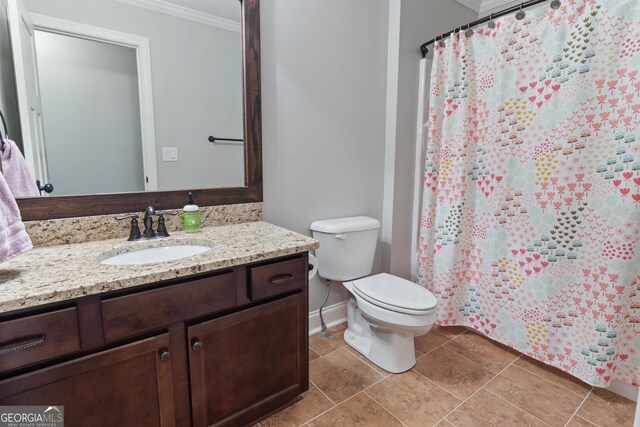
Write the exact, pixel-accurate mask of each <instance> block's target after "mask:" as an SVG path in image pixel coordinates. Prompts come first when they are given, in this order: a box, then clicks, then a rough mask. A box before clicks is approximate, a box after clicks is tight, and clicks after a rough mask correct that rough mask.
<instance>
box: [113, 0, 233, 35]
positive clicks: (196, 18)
mask: <svg viewBox="0 0 640 427" xmlns="http://www.w3.org/2000/svg"><path fill="white" fill-rule="evenodd" d="M118 1H119V2H120V3H125V4H128V5H131V6H136V7H141V8H143V9H148V10H153V11H154V12H160V13H164V14H166V15H171V16H175V17H176V18H181V19H186V20H189V21H193V22H197V23H199V24H204V25H209V26H210V27H216V28H220V29H222V30H227V31H233V32H234V33H240V23H239V22H235V21H232V20H230V19H225V18H221V17H219V16H215V15H211V14H208V13H204V12H199V11H197V10H194V9H189V8H188V7H183V6H178V5H176V4H172V3H169V2H166V1H163V0H118Z"/></svg>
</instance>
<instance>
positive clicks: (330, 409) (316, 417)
mask: <svg viewBox="0 0 640 427" xmlns="http://www.w3.org/2000/svg"><path fill="white" fill-rule="evenodd" d="M363 392H364V390H363V391H359V392H358V393H356V394H354V395H353V396H351V397H349V398H347V399H345V400H343V401H342V402H340V403H338V404H337V405H335V406H334V407H333V408H329V409H327V410H326V411H324V412H322V413H320V414H318V415H316V416H315V417H313V418H311V419H310V420H307V421H305V423H304V424H302V425H303V426H304V425H305V424H310V423H311V421H313V420H315V419H318V418H320V417H321V416H323V415H324V414H326V413H327V412H329V411H333V410H334V409H336V408H338V407H340V406H341V405H343V404H345V403H347V402H348V401H350V400H351V399H353V398H354V397H356V396H357V395H359V394H360V393H363ZM323 394H324V393H323ZM325 396H326V395H325ZM327 399H328V397H327ZM329 400H331V399H329ZM332 402H333V401H332Z"/></svg>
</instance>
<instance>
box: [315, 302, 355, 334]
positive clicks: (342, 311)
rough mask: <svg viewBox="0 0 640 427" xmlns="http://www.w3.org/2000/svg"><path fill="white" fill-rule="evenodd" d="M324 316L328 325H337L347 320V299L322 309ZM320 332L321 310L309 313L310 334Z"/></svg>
mask: <svg viewBox="0 0 640 427" xmlns="http://www.w3.org/2000/svg"><path fill="white" fill-rule="evenodd" d="M322 317H324V322H325V323H326V324H327V326H335V325H339V324H340V323H344V322H346V321H347V301H342V302H339V303H337V304H333V305H330V306H328V307H325V308H324V309H322ZM318 332H320V310H315V311H312V312H311V313H309V335H313V334H317V333H318Z"/></svg>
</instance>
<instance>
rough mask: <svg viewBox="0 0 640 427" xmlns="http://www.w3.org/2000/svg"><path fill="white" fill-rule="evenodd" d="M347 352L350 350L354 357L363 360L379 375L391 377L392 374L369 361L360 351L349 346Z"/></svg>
mask: <svg viewBox="0 0 640 427" xmlns="http://www.w3.org/2000/svg"><path fill="white" fill-rule="evenodd" d="M346 349H347V350H349V351H350V352H351V353H352V354H353V355H354V356H356V357H357V358H358V359H360V360H362V361H363V362H364V363H366V364H367V365H369V366H370V367H371V369H373V370H375V371H376V372H377V373H379V374H380V375H382V376H383V377H388V376H389V375H391V372H388V371H385V370H384V369H382V368H381V367H380V366H378V365H376V364H375V363H373V362H372V361H370V360H369V359H367V358H366V357H364V355H362V353H360V352H359V351H358V350H356V349H355V348H353V347H351V346H348V345H347V347H346Z"/></svg>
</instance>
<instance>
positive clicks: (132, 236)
mask: <svg viewBox="0 0 640 427" xmlns="http://www.w3.org/2000/svg"><path fill="white" fill-rule="evenodd" d="M154 215H155V216H157V217H158V229H157V231H154V230H153V216H154ZM165 215H178V212H176V211H170V212H161V211H156V210H155V208H154V207H153V206H149V207H148V208H147V209H145V212H144V232H143V233H140V227H138V214H135V213H130V214H126V215H122V216H116V217H115V219H117V220H119V221H120V220H123V219H129V218H131V231H130V233H129V238H128V239H127V240H128V241H134V240H147V239H157V238H160V237H169V233H168V232H167V226H166V225H165V222H164V216H165Z"/></svg>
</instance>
